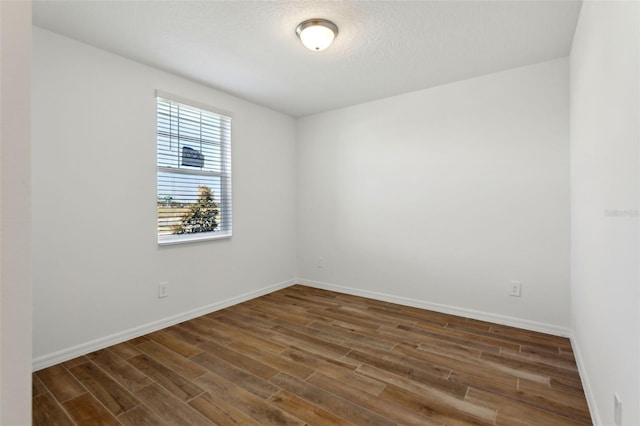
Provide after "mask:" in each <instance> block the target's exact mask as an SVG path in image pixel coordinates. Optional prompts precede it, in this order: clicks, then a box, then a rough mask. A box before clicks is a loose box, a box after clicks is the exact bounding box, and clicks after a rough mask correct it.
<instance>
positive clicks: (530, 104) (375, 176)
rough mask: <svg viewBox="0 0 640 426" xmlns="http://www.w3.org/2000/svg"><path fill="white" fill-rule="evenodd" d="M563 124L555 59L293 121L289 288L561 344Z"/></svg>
mask: <svg viewBox="0 0 640 426" xmlns="http://www.w3.org/2000/svg"><path fill="white" fill-rule="evenodd" d="M568 114H569V111H568V61H567V59H566V58H564V59H558V60H554V61H551V62H545V63H541V64H537V65H532V66H527V67H523V68H518V69H514V70H510V71H505V72H501V73H497V74H492V75H488V76H484V77H480V78H475V79H471V80H466V81H462V82H458V83H454V84H449V85H445V86H440V87H436V88H433V89H429V90H424V91H419V92H414V93H409V94H405V95H401V96H396V97H393V98H388V99H384V100H380V101H376V102H370V103H366V104H362V105H358V106H353V107H349V108H345V109H340V110H336V111H332V112H328V113H323V114H318V115H313V116H309V117H306V118H303V119H300V120H299V123H298V137H297V139H298V154H297V160H298V161H297V170H298V187H297V197H298V254H299V258H298V274H299V277H301V278H302V281H303V282H307V283H310V284H314V285H318V286H324V287H327V286H328V287H332V288H338V287H336V286H339V287H346V290H348V291H355V292H358V293H361V294H370V295H377V296H381V295H382V296H384V297H387V296H394V298H395V299H396V300H401V301H402V302H404V303H417V304H419V305H421V306H431V307H433V306H435V307H436V308H438V309H443V310H449V311H451V312H456V313H461V314H467V315H472V316H476V317H483V318H488V319H493V320H496V321H500V322H508V323H515V324H518V325H521V326H525V327H528V328H536V329H544V330H547V331H552V332H558V333H567V327H568V325H569V313H568V311H569V158H568V155H569V145H568V139H569V135H568V131H569V124H568ZM318 256H322V257H323V258H324V262H325V266H324V267H323V268H318V267H317V265H316V262H317V257H318ZM512 280H517V281H521V282H522V286H523V287H522V297H520V298H514V297H510V296H508V294H507V288H508V286H509V283H510V281H512ZM342 290H345V288H342ZM387 298H388V297H387ZM398 298H399V299H398ZM433 304H436V305H433Z"/></svg>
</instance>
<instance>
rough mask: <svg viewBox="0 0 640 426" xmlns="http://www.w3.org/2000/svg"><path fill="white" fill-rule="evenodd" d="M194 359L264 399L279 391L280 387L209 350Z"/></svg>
mask: <svg viewBox="0 0 640 426" xmlns="http://www.w3.org/2000/svg"><path fill="white" fill-rule="evenodd" d="M192 359H193V360H194V361H195V362H197V363H198V364H200V365H202V366H203V367H205V368H207V369H208V370H210V371H211V372H213V373H215V374H217V375H218V376H220V377H224V378H225V379H227V380H229V381H230V382H233V383H235V384H236V385H238V386H240V387H241V388H243V389H244V390H246V391H249V392H251V393H252V394H254V395H256V396H259V397H260V398H262V399H266V398H268V397H270V396H271V395H273V394H274V393H276V392H277V391H278V388H277V387H276V386H273V385H272V384H271V383H269V382H267V381H265V380H263V379H261V378H260V377H258V376H255V375H253V374H252V373H250V372H248V371H245V370H243V369H242V368H238V367H237V366H235V365H233V364H231V363H229V362H227V361H225V360H223V359H221V358H219V357H217V356H215V355H214V354H211V353H209V352H202V353H200V354H198V355H196V356H195V357H193V358H192ZM274 371H275V370H274ZM269 378H271V376H270V377H269Z"/></svg>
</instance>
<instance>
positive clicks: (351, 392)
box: [307, 373, 441, 426]
mask: <svg viewBox="0 0 640 426" xmlns="http://www.w3.org/2000/svg"><path fill="white" fill-rule="evenodd" d="M307 383H311V384H312V385H315V386H318V387H319V388H322V389H324V390H326V391H328V392H331V393H333V394H335V395H338V396H341V397H342V398H344V399H346V400H348V401H351V402H354V403H356V404H358V405H359V406H361V407H364V408H366V409H368V410H371V411H373V412H378V413H384V416H385V417H388V418H389V419H391V420H393V421H395V422H398V423H400V424H414V425H425V426H426V425H439V424H441V422H437V421H434V420H431V419H429V418H428V417H424V416H423V415H421V414H419V413H416V412H415V411H412V410H408V409H406V408H405V407H403V406H400V405H396V404H393V403H391V402H389V401H386V400H384V399H381V398H377V397H374V396H373V395H372V394H370V393H368V392H362V391H361V390H360V389H357V388H355V387H352V386H350V383H349V382H343V381H338V380H335V379H333V378H331V377H328V376H325V375H324V374H322V373H314V374H313V376H311V377H310V378H309V379H308V380H307ZM381 391H382V390H381Z"/></svg>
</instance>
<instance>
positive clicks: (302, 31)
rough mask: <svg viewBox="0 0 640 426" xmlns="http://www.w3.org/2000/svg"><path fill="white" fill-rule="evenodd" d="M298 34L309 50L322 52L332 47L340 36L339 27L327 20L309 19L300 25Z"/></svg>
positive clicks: (297, 29) (297, 30)
mask: <svg viewBox="0 0 640 426" xmlns="http://www.w3.org/2000/svg"><path fill="white" fill-rule="evenodd" d="M296 34H298V37H300V41H302V44H304V46H305V47H306V48H307V49H309V50H313V51H320V50H324V49H326V48H327V47H329V46H330V45H331V43H332V42H333V40H334V39H335V38H336V35H337V34H338V27H337V26H336V25H335V24H334V23H333V22H331V21H327V20H325V19H309V20H307V21H304V22H303V23H301V24H300V25H298V27H297V28H296Z"/></svg>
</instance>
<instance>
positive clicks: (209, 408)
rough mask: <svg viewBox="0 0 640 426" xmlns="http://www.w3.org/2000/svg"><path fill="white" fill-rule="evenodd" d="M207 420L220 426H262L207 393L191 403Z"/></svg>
mask: <svg viewBox="0 0 640 426" xmlns="http://www.w3.org/2000/svg"><path fill="white" fill-rule="evenodd" d="M189 405H191V406H192V407H193V408H195V409H196V410H198V412H199V413H200V414H202V415H203V416H204V417H206V418H207V419H209V420H211V421H212V422H213V423H215V424H216V425H220V426H238V425H242V426H260V423H258V422H257V421H255V420H254V419H252V418H251V417H249V416H247V415H246V414H244V413H243V412H242V411H240V410H238V409H237V408H235V407H234V406H233V405H231V404H229V403H228V402H226V401H224V400H222V399H220V398H218V397H215V396H213V395H211V394H210V393H209V392H205V393H204V394H202V395H201V396H199V397H197V398H196V399H193V400H191V401H189Z"/></svg>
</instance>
